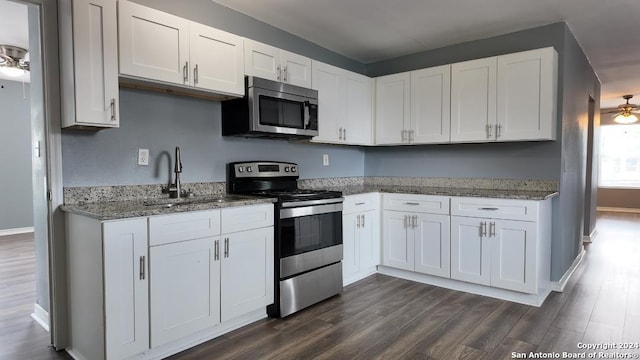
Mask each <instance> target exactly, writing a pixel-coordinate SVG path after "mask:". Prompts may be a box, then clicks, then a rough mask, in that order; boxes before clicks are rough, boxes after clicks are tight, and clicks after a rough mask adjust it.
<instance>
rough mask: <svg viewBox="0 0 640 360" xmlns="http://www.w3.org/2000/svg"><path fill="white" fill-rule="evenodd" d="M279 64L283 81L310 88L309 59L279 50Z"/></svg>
mask: <svg viewBox="0 0 640 360" xmlns="http://www.w3.org/2000/svg"><path fill="white" fill-rule="evenodd" d="M280 65H281V66H282V81H283V82H286V83H287V84H291V85H296V86H302V87H306V88H311V59H309V58H308V57H304V56H302V55H298V54H294V53H290V52H288V51H284V50H280Z"/></svg>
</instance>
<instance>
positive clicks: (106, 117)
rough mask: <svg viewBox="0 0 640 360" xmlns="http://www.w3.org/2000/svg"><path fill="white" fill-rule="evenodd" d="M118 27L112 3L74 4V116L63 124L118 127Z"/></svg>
mask: <svg viewBox="0 0 640 360" xmlns="http://www.w3.org/2000/svg"><path fill="white" fill-rule="evenodd" d="M117 25H118V23H117V18H116V2H115V1H111V0H74V1H73V54H74V59H73V60H74V76H75V116H69V119H65V125H67V126H70V125H89V126H101V127H102V126H104V127H118V125H119V120H120V116H119V106H120V100H119V96H118V38H117V35H116V34H117V33H118V29H117ZM67 121H69V122H71V123H67Z"/></svg>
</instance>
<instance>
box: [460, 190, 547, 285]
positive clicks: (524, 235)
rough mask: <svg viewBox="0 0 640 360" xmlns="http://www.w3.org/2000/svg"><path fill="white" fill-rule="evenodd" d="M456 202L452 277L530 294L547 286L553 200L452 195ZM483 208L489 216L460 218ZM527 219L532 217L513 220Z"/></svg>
mask: <svg viewBox="0 0 640 360" xmlns="http://www.w3.org/2000/svg"><path fill="white" fill-rule="evenodd" d="M451 203H452V204H451V208H452V215H454V216H452V217H451V278H453V279H457V280H463V281H467V282H471V283H476V284H482V285H488V286H491V287H496V288H501V289H507V290H513V291H518V292H523V293H528V294H537V293H540V292H541V291H542V292H544V291H546V290H547V289H548V283H549V271H550V253H551V251H550V216H551V213H550V203H549V201H526V200H501V199H483V198H453V199H452V200H451ZM525 210H526V211H525ZM483 212H484V213H485V214H486V215H487V217H467V216H459V215H466V214H469V213H473V214H479V213H483ZM523 217H524V218H527V219H529V220H528V221H523V220H513V219H514V218H516V219H517V218H523Z"/></svg>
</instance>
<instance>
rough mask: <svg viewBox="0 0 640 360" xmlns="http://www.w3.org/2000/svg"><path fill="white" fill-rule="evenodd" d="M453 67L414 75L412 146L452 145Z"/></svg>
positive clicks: (412, 81) (411, 122)
mask: <svg viewBox="0 0 640 360" xmlns="http://www.w3.org/2000/svg"><path fill="white" fill-rule="evenodd" d="M450 107H451V65H444V66H438V67H433V68H428V69H422V70H416V71H412V72H411V121H410V124H411V125H410V127H409V128H410V131H412V133H411V143H416V144H425V143H446V142H449V128H450V119H451V116H450Z"/></svg>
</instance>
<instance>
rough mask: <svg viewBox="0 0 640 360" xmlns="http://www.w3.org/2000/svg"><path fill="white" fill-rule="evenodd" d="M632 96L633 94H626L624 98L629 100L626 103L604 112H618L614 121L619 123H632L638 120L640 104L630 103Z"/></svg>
mask: <svg viewBox="0 0 640 360" xmlns="http://www.w3.org/2000/svg"><path fill="white" fill-rule="evenodd" d="M632 97H633V95H624V96H623V97H622V98H623V99H625V100H627V103H626V104H622V105H618V108H617V109H611V110H609V111H603V114H617V115H616V117H615V118H614V119H613V121H615V122H617V123H618V124H632V123H634V122H636V121H638V114H640V111H639V108H638V105H636V104H629V99H631V98H632Z"/></svg>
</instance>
